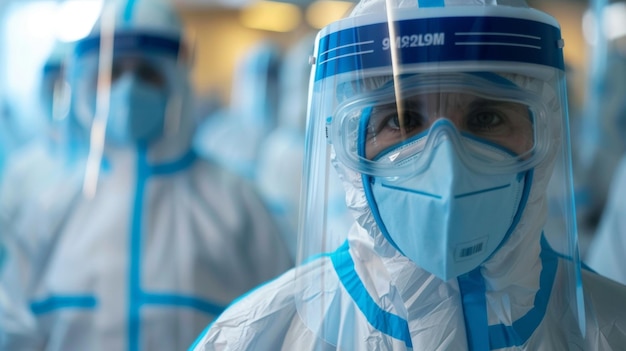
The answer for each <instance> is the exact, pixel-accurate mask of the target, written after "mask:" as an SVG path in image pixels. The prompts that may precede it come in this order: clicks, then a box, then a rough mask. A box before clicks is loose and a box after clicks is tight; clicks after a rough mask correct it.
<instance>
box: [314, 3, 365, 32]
mask: <svg viewBox="0 0 626 351" xmlns="http://www.w3.org/2000/svg"><path fill="white" fill-rule="evenodd" d="M352 7H354V4H353V3H351V2H348V1H327V0H319V1H315V2H313V3H311V5H309V7H308V8H307V11H306V21H307V23H308V24H309V25H310V26H311V27H313V28H317V29H320V28H324V27H325V26H326V25H328V24H329V23H331V22H334V21H336V20H339V19H341V18H343V17H345V16H346V15H347V14H348V11H350V10H351V9H352Z"/></svg>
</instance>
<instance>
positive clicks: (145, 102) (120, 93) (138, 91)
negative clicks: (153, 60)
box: [106, 75, 167, 144]
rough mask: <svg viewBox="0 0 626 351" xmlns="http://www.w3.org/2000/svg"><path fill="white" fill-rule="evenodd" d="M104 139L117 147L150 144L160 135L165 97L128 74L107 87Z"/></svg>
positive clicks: (159, 90) (157, 90)
mask: <svg viewBox="0 0 626 351" xmlns="http://www.w3.org/2000/svg"><path fill="white" fill-rule="evenodd" d="M110 99H111V100H110V107H109V108H110V109H109V118H108V121H107V127H106V135H107V138H108V139H109V140H110V141H112V142H114V143H118V144H124V143H129V142H150V141H153V140H155V139H157V138H158V137H160V136H161V135H162V133H163V127H164V123H165V109H166V106H167V94H166V93H165V91H164V90H163V89H161V88H158V87H156V86H154V85H152V84H148V83H144V82H142V81H141V80H140V79H138V78H135V77H134V76H132V75H124V76H123V77H120V78H118V79H117V80H116V81H115V82H114V83H113V84H112V86H111V98H110Z"/></svg>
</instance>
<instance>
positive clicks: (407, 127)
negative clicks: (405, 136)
mask: <svg viewBox="0 0 626 351" xmlns="http://www.w3.org/2000/svg"><path fill="white" fill-rule="evenodd" d="M423 120H424V118H423V117H422V116H421V115H420V114H419V113H416V112H414V111H404V113H403V114H402V117H400V115H399V114H398V113H397V112H396V113H394V114H392V115H390V116H389V117H388V119H387V126H388V127H390V128H392V129H397V130H403V131H404V132H405V133H410V132H412V131H414V130H416V129H418V128H420V127H422V125H423V123H424V121H423Z"/></svg>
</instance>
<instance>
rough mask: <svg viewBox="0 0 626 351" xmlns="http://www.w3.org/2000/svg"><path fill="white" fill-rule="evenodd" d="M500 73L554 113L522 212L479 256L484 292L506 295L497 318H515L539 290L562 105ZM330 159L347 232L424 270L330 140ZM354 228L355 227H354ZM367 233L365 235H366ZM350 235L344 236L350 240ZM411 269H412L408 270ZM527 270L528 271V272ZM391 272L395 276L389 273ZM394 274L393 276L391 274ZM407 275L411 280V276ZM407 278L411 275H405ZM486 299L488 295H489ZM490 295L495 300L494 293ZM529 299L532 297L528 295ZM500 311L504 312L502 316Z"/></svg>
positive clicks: (397, 262)
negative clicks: (397, 241) (393, 238)
mask: <svg viewBox="0 0 626 351" xmlns="http://www.w3.org/2000/svg"><path fill="white" fill-rule="evenodd" d="M501 76H503V77H504V78H506V79H508V80H510V81H512V82H513V83H514V84H515V85H517V86H518V87H520V88H522V89H528V90H532V91H534V92H537V93H539V94H541V95H542V96H543V97H544V100H545V101H548V105H549V106H548V110H549V112H550V113H553V115H554V118H553V120H554V121H553V122H554V123H552V124H553V125H554V128H551V133H552V135H551V140H552V143H551V145H550V147H549V150H548V152H547V153H546V155H545V157H544V159H543V160H542V161H541V162H540V163H539V164H537V165H536V166H535V167H534V168H533V169H532V176H531V177H530V180H529V181H530V182H531V184H530V190H529V193H528V198H527V201H526V203H525V204H522V206H524V207H523V208H522V209H521V211H522V212H521V217H520V220H519V222H518V223H517V225H516V226H515V227H514V229H513V231H512V232H511V234H510V235H509V236H508V237H507V238H505V239H504V242H503V243H501V244H500V247H499V249H498V250H497V251H495V252H494V253H493V254H491V256H490V257H489V258H488V259H487V260H486V261H484V262H483V263H482V264H481V265H480V267H481V273H482V275H483V277H484V278H485V281H486V285H487V291H488V296H490V294H495V295H509V296H510V297H511V301H510V303H511V306H500V307H502V308H498V307H496V308H495V310H496V311H497V312H495V313H496V314H498V315H499V317H500V318H502V319H501V320H505V321H506V320H508V321H514V320H516V319H517V318H519V316H521V315H523V314H524V313H526V312H528V310H529V309H530V308H531V307H532V304H528V301H527V300H528V299H529V296H534V294H535V293H536V292H537V291H538V290H539V284H540V283H539V274H540V272H541V269H532V268H529V267H537V266H540V265H541V261H540V257H539V255H540V252H541V237H542V228H543V226H544V224H545V222H546V217H547V212H548V201H547V193H546V190H547V186H548V182H549V180H550V177H551V175H552V172H553V168H554V163H555V160H556V159H557V157H556V156H557V155H558V153H559V151H560V145H561V140H560V139H561V132H562V130H561V128H560V121H558V119H559V116H560V115H561V111H560V109H561V107H560V105H559V104H558V101H557V99H556V95H555V92H554V91H553V89H552V88H551V87H550V86H549V85H548V84H546V83H544V82H543V81H542V80H540V79H537V78H532V77H526V76H522V75H517V74H501ZM389 79H390V78H388V79H376V80H375V81H372V82H370V83H371V85H372V86H371V87H370V88H375V87H377V86H382V85H384V84H385V83H386V82H387V81H388V80H389ZM331 163H332V164H333V166H334V167H335V169H336V170H337V171H338V173H339V175H340V178H341V179H342V182H343V184H344V187H345V190H346V204H347V206H348V208H349V209H350V210H351V212H352V214H353V215H354V217H355V218H356V225H358V227H360V228H361V229H364V230H361V229H355V230H352V231H351V232H350V237H352V239H357V240H360V241H363V240H365V241H370V242H372V245H373V249H374V251H375V252H376V253H377V254H379V255H380V256H382V257H383V260H384V261H385V262H386V264H387V265H388V266H389V268H390V269H391V270H393V271H396V272H402V271H406V272H405V273H406V274H415V273H414V271H415V269H417V270H419V271H422V272H423V273H424V274H426V275H430V273H429V272H426V271H425V270H422V269H420V268H419V267H417V266H416V264H415V263H414V262H412V261H410V260H409V259H408V258H407V257H405V256H404V255H403V254H402V253H400V252H399V251H398V250H397V249H396V248H395V247H394V245H392V244H391V243H390V242H389V241H388V240H387V238H386V237H385V235H384V234H383V233H382V231H381V230H380V228H379V225H378V223H377V221H376V219H375V215H374V214H373V212H372V209H371V207H370V206H371V204H370V203H369V202H368V200H367V197H366V195H365V189H364V184H363V182H364V180H363V178H362V175H361V173H359V172H356V171H354V170H351V169H349V168H348V167H347V166H346V165H344V164H343V163H342V162H341V161H340V160H338V159H337V155H336V153H335V151H334V148H332V146H331ZM353 229H354V228H353ZM367 236H369V237H367ZM350 237H349V238H348V239H349V240H350ZM409 272H411V273H409ZM529 272H532V273H529ZM392 277H394V276H393V275H392ZM392 279H393V278H392ZM395 279H396V281H394V283H396V285H397V286H398V287H402V286H406V281H407V278H406V275H405V274H396V275H395ZM411 280H415V279H414V278H412V279H411ZM409 281H410V280H409ZM488 301H490V300H489V299H488ZM492 301H499V299H497V298H494V299H493V300H492ZM531 301H532V300H531ZM502 314H505V315H504V316H502Z"/></svg>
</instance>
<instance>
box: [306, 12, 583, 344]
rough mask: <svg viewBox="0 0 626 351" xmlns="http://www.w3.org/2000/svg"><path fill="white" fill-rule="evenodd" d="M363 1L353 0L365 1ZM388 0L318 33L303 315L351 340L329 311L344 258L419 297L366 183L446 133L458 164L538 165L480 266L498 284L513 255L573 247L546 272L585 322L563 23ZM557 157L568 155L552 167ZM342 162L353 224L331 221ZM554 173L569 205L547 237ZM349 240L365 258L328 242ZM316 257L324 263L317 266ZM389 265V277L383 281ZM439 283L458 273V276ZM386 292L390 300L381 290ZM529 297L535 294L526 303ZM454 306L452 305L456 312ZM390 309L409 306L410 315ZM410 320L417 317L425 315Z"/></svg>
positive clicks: (421, 166) (403, 164) (372, 292)
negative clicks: (398, 262)
mask: <svg viewBox="0 0 626 351" xmlns="http://www.w3.org/2000/svg"><path fill="white" fill-rule="evenodd" d="M365 3H366V2H362V3H361V4H359V5H357V9H359V8H365V7H367V5H363V4H365ZM370 3H372V2H370ZM379 3H381V5H380V6H378V7H377V8H376V9H375V10H374V11H372V13H366V14H364V15H362V16H358V15H353V16H352V17H350V18H348V19H345V20H342V21H339V22H336V23H333V24H331V25H330V26H328V27H326V28H325V29H323V30H322V31H321V32H320V33H319V35H318V38H317V43H316V49H315V54H314V61H315V63H314V67H313V71H312V74H311V85H310V95H309V112H308V119H307V141H306V148H307V149H306V150H307V154H306V155H305V165H304V167H305V168H304V180H303V184H304V186H303V199H302V201H303V205H302V208H303V210H302V212H301V216H300V218H301V221H300V229H299V252H298V255H299V256H298V262H299V263H305V265H303V266H299V267H298V268H297V274H296V276H297V279H298V280H297V282H298V283H297V284H296V290H297V293H296V303H297V306H298V311H299V314H300V316H301V318H302V320H303V321H304V323H305V324H306V325H307V326H308V327H309V328H310V329H311V330H312V331H313V332H315V333H316V335H318V336H319V338H320V341H321V342H323V343H327V344H331V345H334V346H339V347H346V348H347V349H349V344H348V343H347V342H348V341H346V340H342V339H341V335H342V333H338V332H337V331H338V330H342V326H341V325H337V324H336V323H335V321H334V320H333V319H334V318H336V317H337V316H336V315H333V313H331V311H335V309H334V306H332V303H333V302H334V301H335V302H336V298H337V294H339V292H338V290H341V289H346V290H347V291H348V293H349V294H351V293H352V291H351V290H353V289H356V287H355V285H352V286H347V285H345V284H344V285H343V288H342V284H343V283H344V282H343V281H342V279H343V278H342V277H341V274H343V273H345V271H341V270H342V269H343V268H346V269H348V270H350V269H354V270H356V272H357V276H358V277H359V280H360V281H361V282H362V283H363V284H364V285H363V289H365V290H366V294H367V295H368V296H369V297H371V298H372V300H373V301H375V302H376V304H377V305H378V306H381V305H384V304H385V303H388V305H386V306H401V305H404V306H407V304H408V303H410V302H409V301H405V300H403V298H402V296H401V295H402V294H401V293H400V292H401V290H402V289H406V288H407V287H408V286H415V284H412V282H409V281H400V280H401V279H402V278H400V275H398V274H395V273H394V272H392V271H389V270H388V267H387V268H385V267H386V266H385V264H384V263H382V262H387V261H385V260H387V259H389V260H392V261H393V260H394V257H396V256H394V255H397V253H398V250H397V248H395V247H394V245H393V244H392V243H390V240H388V237H387V236H386V235H384V234H383V232H382V230H381V228H382V227H383V226H384V225H383V226H381V218H380V217H381V216H379V215H377V214H376V211H373V210H372V208H373V207H375V206H373V203H372V199H371V197H368V195H367V194H366V192H367V187H368V186H369V183H368V182H371V181H379V180H383V181H395V180H396V179H402V178H411V177H414V176H416V175H419V174H423V173H424V172H426V171H427V170H428V169H429V166H430V165H431V163H432V161H433V157H434V156H433V155H434V153H433V151H434V150H436V149H437V148H438V147H439V145H443V144H446V143H449V144H450V145H452V148H451V149H453V150H454V155H455V157H456V158H457V159H458V160H460V163H462V164H463V165H465V166H466V167H467V168H468V169H471V170H472V171H475V172H476V174H480V175H485V176H486V177H499V176H502V175H517V174H523V175H524V176H528V175H529V174H531V175H532V176H530V177H529V178H526V180H525V184H526V188H525V190H524V192H523V196H522V197H523V200H520V201H519V202H518V204H516V206H517V207H516V208H515V209H517V212H514V216H513V217H515V218H513V219H512V220H511V223H510V225H509V224H507V227H506V228H505V229H504V230H505V231H506V233H503V234H502V238H503V239H502V240H501V242H499V243H498V244H497V245H496V248H495V249H494V251H493V252H492V253H490V254H489V255H488V256H487V258H486V259H484V260H483V261H482V263H480V264H479V266H478V268H479V269H480V271H481V272H483V273H484V275H485V277H484V279H485V280H488V284H492V285H488V286H490V287H495V286H498V284H500V283H503V282H502V281H496V280H497V279H496V278H493V277H494V275H495V274H496V273H497V272H500V273H503V272H507V271H508V269H509V268H510V267H509V266H508V265H509V264H510V263H511V262H513V261H515V260H508V258H510V257H523V258H529V260H530V261H532V259H535V260H541V259H542V258H539V257H540V253H541V252H547V251H550V250H551V249H553V250H554V251H556V252H557V253H558V254H560V255H562V257H567V258H568V259H567V260H565V261H563V262H567V263H562V264H561V265H560V266H559V270H558V274H557V275H556V276H553V277H551V278H550V279H553V280H552V282H554V285H553V286H554V287H557V286H558V288H555V289H554V290H552V293H553V294H560V295H561V296H563V300H561V301H563V306H560V307H559V308H561V309H562V310H563V313H564V314H569V315H571V316H573V317H572V319H571V320H569V321H568V322H571V323H573V324H575V325H578V327H580V328H581V329H583V330H584V308H583V305H582V295H581V281H580V265H579V257H578V248H577V237H576V225H575V221H574V216H573V213H574V212H573V210H574V202H573V197H572V180H571V171H570V169H571V167H570V166H571V159H570V149H569V127H568V120H567V108H566V106H567V104H566V103H567V101H566V90H565V85H564V83H565V81H564V71H563V58H562V49H561V47H562V44H563V43H562V40H561V36H560V31H559V29H558V24H557V23H556V22H555V21H554V20H553V19H552V18H551V17H549V16H546V15H545V14H543V13H540V12H537V11H534V10H531V9H528V8H525V7H508V6H507V7H504V6H503V7H496V6H465V7H460V6H458V7H455V6H452V7H445V8H416V7H415V2H410V3H409V2H402V1H399V2H398V1H395V2H393V3H394V4H395V5H393V4H391V5H390V3H391V2H390V1H387V2H386V6H387V7H386V6H385V4H382V3H383V1H380V2H379ZM396 5H398V6H399V7H398V8H396V7H395V6H396ZM374 7H376V6H374ZM390 38H392V39H390ZM555 163H558V164H559V167H556V171H555V172H554V173H553V169H554V164H555ZM335 172H337V173H338V174H339V177H340V178H341V181H340V182H341V183H342V184H341V185H342V186H343V187H344V189H345V190H346V198H345V200H346V204H347V206H348V207H349V209H350V210H351V212H352V214H353V215H354V217H355V220H356V225H355V226H353V228H352V229H351V231H350V232H349V233H346V232H344V231H338V230H337V229H336V228H333V227H332V226H329V224H328V223H329V221H328V218H329V213H330V210H329V209H330V208H331V207H332V205H331V204H330V203H329V202H328V200H329V198H330V197H329V193H328V189H330V188H331V187H333V185H334V182H336V180H335V179H336V178H337V177H336V176H335V175H334V173H335ZM551 177H552V178H553V179H556V181H557V183H558V184H560V188H559V199H560V201H559V203H558V206H557V207H558V208H554V209H551V211H557V212H558V213H560V216H559V218H560V219H561V223H560V227H559V229H558V230H556V231H552V232H551V233H547V232H546V233H545V240H543V239H542V237H544V236H543V233H542V227H543V224H544V223H545V220H546V217H545V216H546V212H547V208H546V206H547V200H546V196H545V192H546V187H547V183H548V181H549V180H550V178H551ZM394 211H395V213H397V217H402V218H411V216H412V214H411V213H406V209H405V208H403V207H402V206H400V205H398V207H397V208H395V210H394ZM485 211H489V209H485ZM379 212H380V211H379ZM390 212H393V211H390ZM450 220H451V221H453V220H454V219H450ZM383 222H384V220H383ZM383 224H384V223H383ZM408 234H412V233H408ZM346 239H347V241H348V242H349V246H350V250H351V251H350V253H351V254H352V257H353V258H354V257H355V255H357V256H359V257H360V258H358V259H354V260H352V261H350V260H348V261H347V262H349V263H350V262H351V263H353V264H355V265H356V266H355V267H356V268H350V267H349V264H348V266H343V264H346V263H345V262H344V260H343V259H342V257H343V258H345V257H347V256H345V255H344V254H347V253H348V252H347V251H341V250H340V251H341V252H342V254H339V255H337V254H333V253H332V252H334V251H335V250H337V248H338V247H340V246H341V245H342V243H345V242H346ZM550 247H551V249H550ZM354 250H360V251H359V253H355V252H356V251H354ZM516 252H524V254H519V255H518V254H516ZM374 253H375V254H376V255H373V254H374ZM320 254H323V256H324V257H325V258H323V259H321V260H318V261H314V262H313V263H310V261H309V260H310V259H311V257H318V256H319V255H320ZM376 257H384V259H379V258H376ZM361 258H362V260H361ZM530 258H532V259H530ZM522 261H523V260H522ZM530 261H529V262H527V263H530ZM516 262H517V261H516ZM518 263H519V264H523V263H524V262H521V261H520V262H518ZM379 264H382V266H380V265H379ZM545 264H546V265H547V263H545ZM357 266H358V267H357ZM374 266H376V267H378V268H380V269H381V271H379V272H378V275H373V274H372V272H370V271H369V269H372V268H373V267H374ZM366 267H369V268H366ZM526 267H538V266H531V265H527V266H526ZM315 270H317V272H319V270H322V271H323V272H326V273H325V274H322V275H312V273H311V272H312V271H315ZM539 271H540V269H532V268H529V272H527V273H528V274H530V275H537V276H538V275H539V273H540V272H539ZM396 273H397V272H396ZM416 274H417V273H416ZM338 275H339V280H340V282H339V283H337V277H338ZM384 276H386V277H387V279H386V280H385V281H384V282H382V281H380V279H382V278H381V277H384ZM504 276H507V278H506V279H512V280H514V281H517V280H520V281H522V280H524V279H523V278H522V277H518V276H514V275H506V274H502V275H501V277H504ZM412 277H413V278H415V276H412ZM490 279H493V280H490ZM502 279H504V278H502ZM376 282H379V283H380V284H383V285H384V286H385V288H384V289H381V290H379V288H381V287H382V286H383V285H377V283H376ZM369 284H373V285H371V286H370V285H369ZM441 284H451V285H455V284H456V279H452V280H448V281H441ZM533 284H535V285H533V286H532V287H530V286H529V289H531V290H532V289H537V288H540V286H539V279H537V282H535V283H533ZM386 287H390V289H391V290H393V291H389V289H387V288H386ZM557 291H558V292H557ZM314 294H315V296H314ZM394 294H395V295H394ZM390 296H393V297H392V300H393V301H387V302H382V301H385V299H386V298H390ZM418 298H419V297H418ZM511 298H512V299H515V297H511ZM442 299H443V296H442ZM528 301H534V300H533V299H532V298H531V299H529V300H527V301H526V302H520V303H521V304H524V303H527V302H528ZM515 303H517V302H515ZM531 305H532V303H531ZM360 307H361V306H360ZM458 307H460V306H454V307H452V306H451V307H450V308H451V310H450V311H452V309H454V308H457V309H458ZM389 308H390V310H389V311H391V312H393V313H394V314H396V315H397V316H399V317H400V318H401V319H406V318H407V316H406V315H402V313H401V312H399V311H398V310H393V308H392V307H389ZM517 308H518V306H512V305H510V306H509V307H508V308H507V307H504V309H506V311H502V312H503V313H505V314H507V315H509V316H511V319H512V320H517V319H518V318H521V317H523V314H524V313H525V312H520V311H518V310H517ZM528 308H529V309H531V310H532V308H533V306H528ZM389 311H388V312H389ZM490 313H491V312H490ZM451 314H452V312H451ZM425 317H428V315H426V316H425ZM355 318H356V317H355ZM410 323H413V324H412V326H411V328H418V329H419V326H417V324H419V323H417V322H416V321H410ZM416 323H417V324H416ZM461 323H463V321H461ZM416 330H417V329H415V330H414V329H411V331H410V332H408V331H407V335H408V334H410V335H414V333H413V332H416ZM583 333H584V332H583ZM418 334H419V333H418ZM409 338H410V337H409ZM564 338H565V339H568V340H570V339H572V340H574V339H575V340H574V341H573V342H574V343H577V342H578V341H577V340H579V339H580V338H581V335H580V333H577V332H576V330H573V331H572V333H571V334H568V335H565V336H564ZM405 341H406V340H405ZM439 341H442V342H443V340H439ZM408 342H410V340H408ZM430 342H432V343H431V344H429V345H419V346H420V348H424V349H436V348H437V347H439V346H440V345H441V344H438V340H435V339H432V340H430ZM413 347H417V345H416V344H413Z"/></svg>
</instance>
